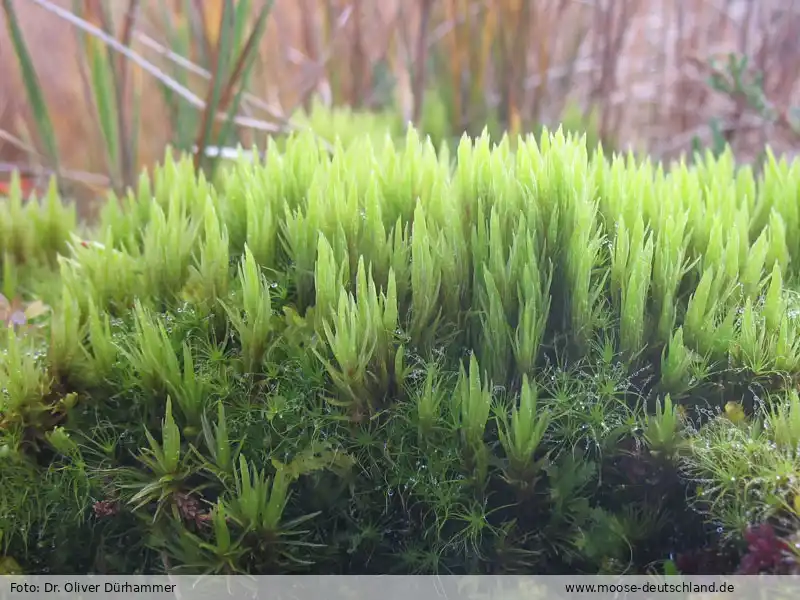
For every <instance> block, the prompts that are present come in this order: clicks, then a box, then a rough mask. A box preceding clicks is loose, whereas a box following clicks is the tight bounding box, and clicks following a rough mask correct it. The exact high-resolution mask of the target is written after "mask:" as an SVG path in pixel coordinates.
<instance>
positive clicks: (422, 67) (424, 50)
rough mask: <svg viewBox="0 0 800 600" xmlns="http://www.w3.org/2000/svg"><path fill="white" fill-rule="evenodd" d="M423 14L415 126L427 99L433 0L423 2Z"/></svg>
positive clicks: (413, 116) (416, 70)
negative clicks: (426, 84)
mask: <svg viewBox="0 0 800 600" xmlns="http://www.w3.org/2000/svg"><path fill="white" fill-rule="evenodd" d="M421 2H422V13H421V15H420V20H419V30H418V32H417V49H416V57H415V63H414V83H413V94H414V109H413V111H412V113H411V119H412V121H413V123H414V125H419V120H420V117H421V116H422V102H423V100H424V97H425V73H426V71H427V66H428V39H427V36H428V25H429V22H430V17H431V9H432V8H433V0H421Z"/></svg>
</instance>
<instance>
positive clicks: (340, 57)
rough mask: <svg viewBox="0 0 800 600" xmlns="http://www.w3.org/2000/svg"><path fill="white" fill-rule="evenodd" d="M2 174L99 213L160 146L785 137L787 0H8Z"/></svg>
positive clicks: (631, 142)
mask: <svg viewBox="0 0 800 600" xmlns="http://www.w3.org/2000/svg"><path fill="white" fill-rule="evenodd" d="M2 7H3V11H2V12H0V19H2V21H3V23H2V27H0V81H2V86H0V186H2V187H0V192H2V191H3V189H2V188H7V185H8V181H9V180H10V174H11V172H12V171H14V170H19V171H20V172H21V174H22V175H23V185H24V186H25V187H26V191H28V190H34V189H44V188H45V187H46V182H47V179H48V178H49V177H50V176H51V175H53V174H56V175H57V176H58V178H59V182H60V186H61V188H62V191H63V192H64V193H66V194H67V195H69V196H70V197H73V198H75V199H77V200H78V201H79V208H80V213H81V215H82V216H88V215H90V214H92V213H93V211H94V208H95V205H96V204H97V200H98V199H101V198H104V197H105V193H106V192H107V191H108V190H117V191H118V190H120V189H122V188H125V187H126V186H129V185H131V184H132V183H133V182H134V181H135V180H136V178H137V177H138V174H139V172H140V170H141V169H142V168H144V167H149V166H151V165H152V164H154V163H155V162H156V161H158V160H159V159H160V158H162V157H163V154H164V149H165V148H166V147H168V146H171V147H173V148H175V149H176V150H180V151H188V152H192V153H194V155H195V162H196V164H198V165H202V166H204V167H205V168H209V169H213V168H214V166H215V163H216V161H217V159H218V158H219V156H220V155H223V154H224V149H225V148H235V147H236V146H237V145H238V144H242V145H243V146H244V147H246V148H250V147H253V145H256V146H258V147H259V148H263V147H264V146H266V139H267V137H268V136H278V137H279V136H282V135H284V134H286V133H288V132H290V131H292V130H294V129H302V128H306V127H309V126H310V127H311V128H312V129H314V131H316V132H317V133H318V135H320V136H321V137H323V138H325V139H328V140H329V141H330V142H331V143H332V142H333V138H335V137H336V136H337V135H339V136H340V137H342V140H343V142H344V143H346V140H347V139H348V138H349V137H352V136H353V135H355V134H358V133H364V130H365V129H366V130H368V131H370V132H374V135H375V137H376V139H377V138H385V136H386V132H387V131H388V132H389V133H390V134H391V135H402V132H403V129H404V125H405V124H406V123H408V122H413V123H414V124H415V125H416V126H417V127H418V128H420V129H421V130H422V131H423V132H424V133H426V134H427V135H430V136H431V138H432V140H433V141H434V143H435V144H436V145H437V146H439V145H441V144H448V145H450V146H452V145H453V142H454V141H455V140H457V139H458V138H459V137H460V135H462V134H463V133H464V132H467V133H470V134H473V135H474V134H478V133H480V132H482V131H483V130H484V129H487V130H488V132H489V133H490V134H491V135H492V136H493V137H499V136H500V135H502V133H503V132H505V131H508V132H509V133H511V134H512V135H513V134H516V133H521V132H539V131H540V130H541V128H542V127H544V126H547V127H551V128H552V127H554V126H556V125H558V124H563V126H564V128H565V129H567V130H570V131H581V132H586V134H587V137H588V142H589V144H590V145H594V144H596V143H598V142H602V143H603V146H604V148H606V149H621V150H628V149H630V150H633V151H635V152H637V153H647V154H649V155H650V156H652V157H654V158H657V159H665V160H670V159H675V158H678V157H680V156H681V155H683V154H687V153H690V152H692V151H693V150H695V149H697V148H710V149H711V150H712V151H714V152H720V151H722V149H724V147H725V146H731V147H732V148H733V150H734V152H735V153H736V156H737V158H738V159H740V160H742V161H746V162H755V161H758V160H759V159H760V158H761V156H762V154H763V148H764V146H765V144H767V143H768V144H769V145H770V146H771V147H772V148H773V150H774V151H775V152H776V153H779V154H781V153H787V154H793V153H794V148H795V147H796V146H797V142H798V136H799V135H800V133H799V132H800V129H798V127H797V125H796V115H795V114H794V109H793V107H794V106H795V105H797V104H798V102H797V93H798V85H797V75H798V72H800V52H798V50H799V49H800V39H798V37H797V35H796V32H797V31H798V29H799V28H800V1H798V0H726V1H724V2H718V1H711V0H692V1H691V2H689V1H688V0H614V1H601V0H593V1H588V2H586V1H583V2H577V1H575V0H537V1H536V2H534V1H532V0H169V1H164V0H159V1H155V0H118V1H115V2H106V1H103V0H2Z"/></svg>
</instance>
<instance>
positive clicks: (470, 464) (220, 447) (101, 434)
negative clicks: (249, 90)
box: [0, 130, 800, 574]
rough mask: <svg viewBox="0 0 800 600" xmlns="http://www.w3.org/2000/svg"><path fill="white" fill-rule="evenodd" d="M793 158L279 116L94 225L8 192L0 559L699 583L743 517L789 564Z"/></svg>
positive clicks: (57, 566) (796, 352) (739, 533)
mask: <svg viewBox="0 0 800 600" xmlns="http://www.w3.org/2000/svg"><path fill="white" fill-rule="evenodd" d="M797 171H798V165H796V164H794V163H793V164H787V163H784V162H779V161H777V160H772V159H771V160H770V161H769V162H768V164H767V168H766V169H765V171H764V175H763V176H761V178H760V179H756V177H755V176H754V175H753V173H752V172H751V171H750V170H748V169H747V168H739V167H737V166H736V165H735V164H734V162H733V159H732V157H731V156H730V155H727V154H726V155H723V156H722V157H720V158H716V159H713V158H711V157H707V158H706V159H705V160H701V161H699V162H698V164H697V165H696V166H693V167H691V168H690V167H687V166H684V165H679V166H676V167H675V168H673V169H671V170H668V171H667V170H664V169H663V168H662V167H660V166H657V165H653V164H651V163H648V162H636V161H634V160H633V159H632V158H625V157H607V156H604V154H603V152H602V151H601V150H598V151H596V152H594V153H592V154H591V156H590V155H589V153H588V152H587V149H586V146H585V144H584V142H583V140H581V139H578V138H573V137H571V136H566V137H565V136H564V135H563V134H562V133H560V132H558V133H555V134H551V133H548V132H544V134H543V135H542V137H541V139H540V140H538V141H537V140H535V139H533V138H527V139H520V140H518V141H517V142H516V143H515V144H514V148H513V149H512V147H511V144H510V142H509V140H508V139H503V140H502V141H501V142H500V143H499V144H496V145H494V144H491V143H490V141H489V138H488V136H484V137H482V138H478V139H476V140H470V139H467V138H465V139H464V140H463V141H462V143H461V144H460V145H459V146H458V148H457V150H456V152H455V153H454V155H453V156H451V155H450V154H449V151H448V150H447V149H446V148H445V147H443V149H441V150H437V149H435V148H434V146H433V145H432V144H431V143H430V142H428V141H426V140H421V139H420V138H419V136H418V134H417V133H416V132H414V131H413V130H411V131H409V132H408V135H407V137H406V139H405V141H404V142H402V143H397V142H393V141H392V140H391V139H390V138H388V137H387V139H386V141H385V142H383V143H382V144H380V145H375V144H374V141H373V140H371V139H370V138H369V137H363V138H356V139H353V140H351V141H349V142H348V143H339V144H337V145H336V146H335V148H334V150H333V151H332V152H331V151H330V149H329V148H328V147H326V146H322V145H321V144H320V142H319V141H318V140H317V139H316V138H315V137H314V136H313V135H312V134H302V135H299V136H297V137H293V138H291V139H289V140H287V141H286V142H285V145H284V144H283V143H281V147H280V148H278V147H277V146H276V145H273V146H272V147H271V148H269V149H268V151H267V153H266V157H265V158H264V159H263V160H262V161H261V162H258V163H253V162H247V161H245V160H243V159H242V160H240V161H237V162H235V163H233V164H232V165H229V166H227V167H226V168H225V169H224V170H223V171H221V172H220V173H219V175H218V177H217V178H215V182H214V183H213V184H212V183H210V182H208V181H206V180H205V179H204V177H203V176H202V175H199V176H198V175H197V174H196V173H195V172H194V170H193V167H192V164H191V161H189V160H179V161H175V160H172V159H170V158H167V159H166V160H165V162H164V165H163V166H162V167H161V168H159V169H158V170H157V172H156V173H155V174H154V175H153V177H152V179H150V178H148V177H145V176H143V177H142V178H141V180H140V183H139V185H138V187H137V189H136V190H134V191H131V192H130V193H129V195H128V196H127V197H125V198H119V199H113V198H112V199H111V201H110V202H109V203H108V205H107V206H106V207H105V209H104V211H103V214H102V218H101V221H100V223H99V224H98V225H97V226H96V227H95V228H94V229H93V230H92V231H90V232H78V231H76V229H75V226H74V225H73V223H74V218H73V217H72V216H71V215H72V213H71V212H70V209H69V208H68V207H67V206H66V205H62V204H61V203H60V202H59V201H58V199H57V198H56V197H55V195H54V194H51V196H50V198H49V201H48V202H47V203H45V204H44V205H41V206H40V205H39V204H37V203H35V202H32V203H29V204H27V205H23V203H22V202H21V200H20V198H19V195H16V196H15V197H12V198H11V199H10V200H9V201H8V202H7V203H4V204H2V205H0V233H1V234H2V237H0V250H2V252H3V254H2V257H3V258H2V267H3V270H2V273H3V280H2V283H3V293H4V295H5V296H6V297H7V298H8V299H9V300H13V299H17V298H18V299H19V302H18V303H17V304H16V305H15V306H27V305H29V304H30V303H31V302H33V301H35V300H41V302H43V303H44V304H46V305H47V306H49V307H51V310H49V311H46V312H45V311H43V310H42V308H41V305H38V304H37V305H36V306H37V311H36V312H35V313H32V314H31V318H30V319H26V320H27V321H28V322H26V323H24V324H16V325H13V324H12V326H11V327H8V330H7V332H5V331H4V332H3V333H4V336H3V353H2V355H0V380H1V381H2V382H3V389H2V396H1V397H0V398H1V401H2V419H1V420H0V436H2V439H0V455H2V457H1V458H0V461H1V462H0V476H2V486H1V487H0V528H1V529H0V530H1V531H2V543H3V546H4V548H3V553H4V554H5V556H7V557H10V558H13V559H14V560H15V561H17V562H18V563H19V564H20V565H21V566H22V568H23V569H24V570H26V571H27V572H49V573H70V572H87V571H91V572H102V573H134V572H141V571H142V570H144V571H147V572H151V571H153V572H161V571H164V570H168V571H173V572H181V571H184V572H185V571H189V572H215V573H220V572H223V573H224V572H230V573H235V572H249V573H331V574H337V573H348V574H352V573H571V572H585V573H621V572H623V571H626V572H646V571H648V570H653V569H657V570H660V569H662V568H664V567H663V566H662V565H661V563H662V562H663V561H666V560H669V559H671V558H673V559H676V560H678V561H679V559H680V557H681V556H690V555H691V556H698V553H701V554H703V555H704V556H705V557H706V558H708V557H712V558H708V560H706V562H705V563H702V561H694V562H695V564H706V565H710V566H707V567H706V568H707V569H708V570H710V571H711V572H715V573H719V572H732V571H735V570H737V569H738V568H739V561H740V559H741V557H742V556H743V555H744V554H746V552H747V548H746V545H745V537H744V534H745V533H746V532H748V535H749V536H750V537H749V538H748V540H749V539H750V538H752V531H751V530H749V529H748V528H750V527H752V526H755V525H762V524H768V525H769V527H771V528H773V529H774V531H776V532H777V534H776V536H775V540H776V541H775V544H781V546H780V552H777V553H775V557H777V558H775V559H774V560H772V559H770V560H772V562H771V563H770V562H769V561H765V560H762V561H761V562H759V561H753V560H749V561H745V563H746V564H747V565H750V566H752V565H753V564H758V565H761V566H760V567H759V569H763V570H770V571H773V572H786V571H790V570H792V569H794V570H796V569H797V558H796V557H792V556H790V554H791V547H792V546H791V544H788V543H784V542H783V541H781V540H784V539H789V538H790V536H792V535H794V532H795V531H796V530H797V529H798V513H800V479H798V472H799V471H800V457H799V456H800V400H798V395H797V375H798V373H799V372H800V330H799V329H798V320H797V314H798V312H797V311H798V307H800V305H799V304H798V296H797V292H796V291H795V288H794V282H795V281H796V279H797V264H798V260H800V238H796V237H794V236H792V235H791V234H790V233H788V232H792V231H797V230H798V228H799V227H800V210H799V209H800V205H799V204H798V193H797V189H798V187H797V186H798V185H800V177H799V176H798V172H797ZM759 531H760V530H759ZM76 539H81V540H84V541H85V543H84V544H82V545H81V546H80V548H79V549H75V545H74V544H72V543H70V544H67V543H66V540H76ZM770 539H771V538H770ZM751 545H752V544H751ZM770 556H772V555H770ZM684 562H686V561H684ZM767 563H768V564H767ZM773 563H774V564H773ZM743 564H744V563H743Z"/></svg>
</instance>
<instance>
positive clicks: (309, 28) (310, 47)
mask: <svg viewBox="0 0 800 600" xmlns="http://www.w3.org/2000/svg"><path fill="white" fill-rule="evenodd" d="M312 1H313V0H300V6H301V7H302V8H301V11H302V12H301V14H302V19H301V30H302V33H301V35H302V40H303V47H304V50H305V54H306V56H308V58H309V59H310V60H311V61H313V62H315V63H316V62H319V59H320V44H319V37H320V32H319V30H318V27H317V21H316V13H317V11H315V10H314V7H313V6H312ZM303 108H304V109H305V111H306V112H308V111H310V110H311V96H310V95H309V96H308V97H307V98H305V99H304V101H303Z"/></svg>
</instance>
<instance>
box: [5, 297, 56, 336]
mask: <svg viewBox="0 0 800 600" xmlns="http://www.w3.org/2000/svg"><path fill="white" fill-rule="evenodd" d="M49 310H50V308H49V307H48V306H47V305H46V304H44V303H43V302H42V301H41V300H34V301H33V302H30V303H27V304H26V303H24V302H22V300H20V299H19V297H17V298H14V299H13V300H9V299H8V298H6V297H5V295H3V294H0V323H2V324H4V325H5V326H6V327H14V328H15V329H16V328H19V327H24V326H26V325H28V324H29V323H30V322H31V321H34V320H35V319H37V318H38V317H41V316H42V315H44V314H45V313H47V312H48V311H49Z"/></svg>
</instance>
